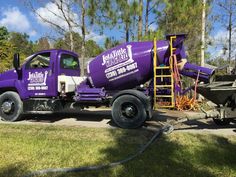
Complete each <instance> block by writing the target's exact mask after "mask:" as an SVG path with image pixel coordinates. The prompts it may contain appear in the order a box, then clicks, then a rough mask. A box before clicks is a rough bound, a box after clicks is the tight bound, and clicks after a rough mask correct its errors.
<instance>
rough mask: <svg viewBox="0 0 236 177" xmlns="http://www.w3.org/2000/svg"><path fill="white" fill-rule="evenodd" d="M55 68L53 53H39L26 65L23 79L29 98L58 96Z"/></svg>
mask: <svg viewBox="0 0 236 177" xmlns="http://www.w3.org/2000/svg"><path fill="white" fill-rule="evenodd" d="M53 67H54V64H53V61H52V59H51V52H43V53H38V54H36V55H34V56H33V57H32V58H31V59H29V60H28V62H27V63H25V66H24V68H23V78H24V85H25V87H26V90H27V91H28V95H29V97H52V96H56V93H57V92H56V88H55V82H56V81H55V74H54V72H53Z"/></svg>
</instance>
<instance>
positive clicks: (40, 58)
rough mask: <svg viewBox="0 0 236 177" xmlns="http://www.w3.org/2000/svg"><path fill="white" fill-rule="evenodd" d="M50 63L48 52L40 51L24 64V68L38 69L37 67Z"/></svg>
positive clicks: (45, 66) (46, 66) (44, 66)
mask: <svg viewBox="0 0 236 177" xmlns="http://www.w3.org/2000/svg"><path fill="white" fill-rule="evenodd" d="M49 65H50V52H46V53H40V54H38V55H36V56H34V57H33V58H32V59H31V60H30V61H28V63H27V64H26V66H25V68H26V69H39V68H41V69H42V68H48V67H49Z"/></svg>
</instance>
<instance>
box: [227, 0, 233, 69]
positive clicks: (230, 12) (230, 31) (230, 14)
mask: <svg viewBox="0 0 236 177" xmlns="http://www.w3.org/2000/svg"><path fill="white" fill-rule="evenodd" d="M229 9H230V10H229V29H228V30H229V59H228V61H229V65H230V62H231V45H232V15H233V13H232V0H230V4H229Z"/></svg>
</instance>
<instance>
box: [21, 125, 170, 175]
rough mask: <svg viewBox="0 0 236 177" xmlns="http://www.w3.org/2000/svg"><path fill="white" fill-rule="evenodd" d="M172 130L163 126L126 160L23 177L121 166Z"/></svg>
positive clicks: (53, 170) (41, 172) (54, 170)
mask: <svg viewBox="0 0 236 177" xmlns="http://www.w3.org/2000/svg"><path fill="white" fill-rule="evenodd" d="M173 130H174V127H173V126H172V125H164V126H163V127H162V128H161V129H159V130H158V131H157V132H156V133H155V134H154V135H153V136H152V138H151V139H150V140H149V141H148V142H147V143H146V144H145V145H144V146H142V147H141V148H140V149H139V150H138V151H137V152H136V153H135V154H133V155H130V156H128V157H127V158H125V159H123V160H120V161H117V162H112V163H109V164H103V165H95V166H85V167H77V168H48V169H43V170H39V171H34V172H31V173H29V174H27V175H25V176H23V177H34V176H38V175H45V174H48V173H72V172H73V173H77V172H84V171H92V170H101V169H105V168H112V167H115V166H118V165H121V164H124V163H126V162H128V161H130V160H133V159H134V158H136V157H137V156H139V155H140V154H142V153H143V152H144V151H145V150H146V149H147V148H148V147H149V146H150V145H151V144H152V143H153V142H154V141H155V140H156V139H157V138H159V137H160V136H161V135H162V134H169V133H171V132H172V131H173Z"/></svg>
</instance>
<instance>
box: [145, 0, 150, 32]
mask: <svg viewBox="0 0 236 177" xmlns="http://www.w3.org/2000/svg"><path fill="white" fill-rule="evenodd" d="M149 4H150V0H147V4H146V13H145V35H147V34H148V23H149V21H148V16H149V12H148V11H149Z"/></svg>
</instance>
